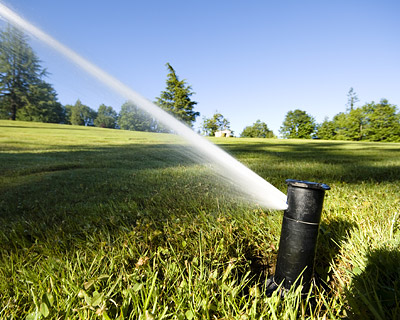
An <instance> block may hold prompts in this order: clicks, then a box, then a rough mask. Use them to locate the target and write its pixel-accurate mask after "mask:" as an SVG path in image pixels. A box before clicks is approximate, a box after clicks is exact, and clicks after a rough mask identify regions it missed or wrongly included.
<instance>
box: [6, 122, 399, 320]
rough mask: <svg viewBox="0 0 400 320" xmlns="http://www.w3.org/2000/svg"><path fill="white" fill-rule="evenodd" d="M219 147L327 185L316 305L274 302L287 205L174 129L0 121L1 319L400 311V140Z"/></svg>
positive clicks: (252, 142)
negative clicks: (237, 185)
mask: <svg viewBox="0 0 400 320" xmlns="http://www.w3.org/2000/svg"><path fill="white" fill-rule="evenodd" d="M212 141H213V142H215V143H217V144H219V145H220V146H221V147H222V148H223V149H225V150H227V151H228V152H229V153H231V154H232V155H233V156H234V157H236V158H237V159H239V160H240V161H241V162H243V163H244V164H246V165H247V166H249V167H250V168H251V169H252V170H254V171H255V172H257V173H258V174H259V175H261V176H262V177H263V178H265V179H266V180H267V181H269V182H270V183H272V184H273V185H275V186H276V187H278V188H279V189H280V190H282V191H284V192H285V191H286V185H285V179H287V178H291V179H300V180H310V181H317V182H324V183H326V184H328V185H330V186H331V190H330V191H328V192H327V194H326V198H325V204H324V211H323V215H322V222H321V227H320V236H319V239H318V246H317V259H316V266H315V269H316V271H317V273H318V278H319V279H320V281H319V282H320V283H322V284H321V285H319V286H318V287H316V288H314V289H313V290H312V291H311V292H310V295H309V297H308V298H306V299H301V296H300V294H299V290H297V291H295V290H293V291H291V292H289V293H288V294H286V297H285V299H280V297H279V296H278V295H273V296H272V297H270V298H267V297H266V295H265V281H264V280H265V278H266V277H267V276H268V275H269V274H270V273H272V272H273V270H274V264H275V260H276V255H277V252H278V244H279V236H280V227H281V220H282V212H279V211H268V210H265V209H263V208H258V207H257V206H255V205H249V204H245V203H241V202H240V201H236V200H235V196H234V194H231V193H230V192H229V191H226V188H225V186H224V184H223V182H221V181H218V179H217V178H215V177H214V176H213V174H212V173H211V172H210V171H209V170H208V168H207V166H204V165H201V164H199V163H196V162H194V161H193V160H192V159H191V157H190V154H191V153H190V152H187V151H188V147H187V146H185V144H184V143H183V142H182V141H181V140H180V139H179V138H178V137H176V136H174V135H169V134H154V133H143V132H128V131H120V130H108V129H99V128H86V127H77V126H65V125H52V124H42V123H28V122H11V121H0V318H1V319H25V318H27V319H92V318H93V319H138V318H141V319H189V320H190V319H261V318H262V319H298V318H307V319H308V318H309V319H324V318H325V319H335V318H354V319H399V318H400V268H399V264H400V249H399V244H400V223H399V222H400V220H399V212H400V200H399V199H400V197H399V195H400V183H399V179H400V144H394V143H392V144H386V143H385V144H384V143H355V142H343V141H336V142H332V141H329V142H328V141H310V140H307V141H305V140H298V141H297V140H269V139H234V138H233V139H212Z"/></svg>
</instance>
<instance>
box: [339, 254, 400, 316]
mask: <svg viewBox="0 0 400 320" xmlns="http://www.w3.org/2000/svg"><path fill="white" fill-rule="evenodd" d="M366 258H367V263H366V267H365V270H363V271H358V270H353V273H354V274H355V275H354V277H353V280H352V284H351V286H350V288H349V291H348V292H347V295H346V296H347V299H348V302H349V306H350V308H351V311H352V313H353V318H354V319H382V320H383V319H400V252H399V251H398V249H393V250H388V249H379V250H374V251H372V252H370V253H369V254H368V255H367V257H366Z"/></svg>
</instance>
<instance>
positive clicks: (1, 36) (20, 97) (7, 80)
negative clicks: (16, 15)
mask: <svg viewBox="0 0 400 320" xmlns="http://www.w3.org/2000/svg"><path fill="white" fill-rule="evenodd" d="M45 75H46V70H45V69H43V68H42V67H41V66H40V61H39V59H38V58H37V56H36V55H35V53H34V52H33V50H32V48H31V47H30V46H29V45H28V41H27V37H26V36H25V35H24V34H23V33H22V32H21V31H20V30H18V29H16V28H14V27H11V26H7V28H6V30H4V31H2V32H1V33H0V107H1V108H2V112H1V114H2V115H3V117H4V116H5V117H7V118H10V119H12V120H16V119H17V115H18V111H19V110H21V109H23V108H24V107H27V108H28V109H29V110H25V111H24V112H22V113H21V116H23V117H28V118H30V117H32V119H35V121H43V118H44V119H45V118H47V116H44V117H43V118H41V116H39V114H45V113H46V112H42V111H40V110H35V111H33V109H34V108H37V109H40V107H41V106H37V105H35V102H37V101H41V100H40V98H39V97H41V98H43V97H44V96H46V99H45V100H47V101H44V104H43V105H42V107H45V108H51V107H52V106H53V107H55V109H57V110H56V111H55V112H56V113H57V112H59V111H60V105H58V104H56V103H55V102H56V95H54V90H53V89H52V88H51V86H49V85H47V84H45V82H44V81H43V80H42V78H43V77H44V76H45ZM38 95H39V97H38ZM50 97H53V101H50V103H49V100H48V98H50ZM50 113H51V112H50ZM50 118H52V119H53V120H52V121H55V120H54V118H53V117H52V116H50Z"/></svg>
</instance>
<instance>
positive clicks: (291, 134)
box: [280, 109, 316, 139]
mask: <svg viewBox="0 0 400 320" xmlns="http://www.w3.org/2000/svg"><path fill="white" fill-rule="evenodd" d="M315 129H316V125H315V120H314V118H313V117H312V116H310V115H309V114H307V113H306V112H305V111H302V110H299V109H296V110H294V111H289V112H288V113H287V114H286V117H285V120H284V121H283V124H282V126H281V128H280V133H281V134H282V136H283V137H284V138H289V139H295V138H297V139H310V138H311V136H312V134H313V133H314V131H315Z"/></svg>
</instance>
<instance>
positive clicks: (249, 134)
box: [240, 120, 275, 138]
mask: <svg viewBox="0 0 400 320" xmlns="http://www.w3.org/2000/svg"><path fill="white" fill-rule="evenodd" d="M240 136H241V137H242V138H275V135H274V133H273V132H272V130H269V129H268V126H267V124H266V123H265V122H261V120H257V121H256V122H255V123H253V125H251V126H247V127H245V128H244V129H243V132H242V133H241V134H240Z"/></svg>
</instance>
